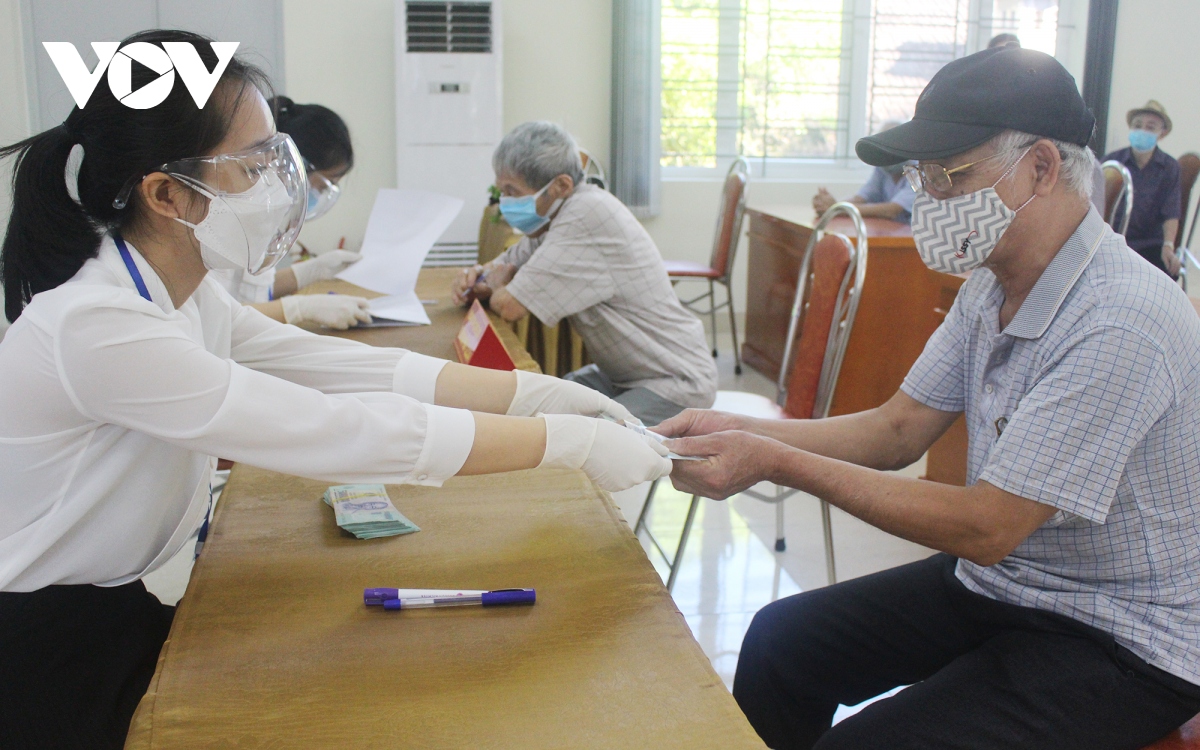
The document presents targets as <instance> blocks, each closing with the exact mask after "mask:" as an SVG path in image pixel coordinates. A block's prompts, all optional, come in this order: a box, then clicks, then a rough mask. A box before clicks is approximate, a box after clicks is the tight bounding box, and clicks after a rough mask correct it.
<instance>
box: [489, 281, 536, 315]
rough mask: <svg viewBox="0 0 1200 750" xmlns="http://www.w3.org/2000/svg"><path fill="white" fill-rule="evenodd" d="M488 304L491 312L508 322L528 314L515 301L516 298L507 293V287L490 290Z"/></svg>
mask: <svg viewBox="0 0 1200 750" xmlns="http://www.w3.org/2000/svg"><path fill="white" fill-rule="evenodd" d="M488 306H489V307H490V308H491V309H492V312H494V313H496V314H497V315H499V316H500V317H501V318H504V319H505V320H506V321H508V322H509V323H512V322H513V321H517V320H520V319H521V318H523V317H525V316H526V315H528V314H529V311H528V310H526V309H525V306H524V305H522V304H521V303H520V302H518V301H517V298H516V297H514V296H512V295H511V294H509V293H508V288H507V287H503V286H502V287H500V288H499V289H496V290H494V291H493V292H492V296H491V299H489V300H488Z"/></svg>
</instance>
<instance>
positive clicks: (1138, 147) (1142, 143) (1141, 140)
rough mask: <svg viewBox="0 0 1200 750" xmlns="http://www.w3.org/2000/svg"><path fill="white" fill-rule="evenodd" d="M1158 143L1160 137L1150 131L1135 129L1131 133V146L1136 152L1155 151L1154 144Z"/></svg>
mask: <svg viewBox="0 0 1200 750" xmlns="http://www.w3.org/2000/svg"><path fill="white" fill-rule="evenodd" d="M1156 143H1158V136H1157V135H1155V134H1154V133H1151V132H1150V131H1149V130H1139V129H1134V130H1130V131H1129V145H1130V146H1133V150H1134V151H1142V152H1146V151H1153V150H1154V144H1156Z"/></svg>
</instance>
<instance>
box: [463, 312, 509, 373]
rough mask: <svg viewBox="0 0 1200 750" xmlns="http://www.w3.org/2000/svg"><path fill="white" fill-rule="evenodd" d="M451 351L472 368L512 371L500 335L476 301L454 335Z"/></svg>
mask: <svg viewBox="0 0 1200 750" xmlns="http://www.w3.org/2000/svg"><path fill="white" fill-rule="evenodd" d="M454 351H455V352H456V353H457V354H458V361H459V362H462V363H463V364H466V365H473V366H475V367H486V368H488V369H489V370H515V369H517V364H516V363H515V362H513V359H512V357H511V356H510V355H509V353H508V350H507V349H505V348H504V342H503V341H501V340H500V334H498V333H496V329H495V327H494V326H493V325H492V320H491V318H489V317H488V314H487V311H486V310H484V309H483V305H481V304H479V300H475V302H474V303H472V304H471V309H470V310H468V311H467V317H465V318H463V324H462V327H461V328H459V329H458V336H456V337H455V338H454Z"/></svg>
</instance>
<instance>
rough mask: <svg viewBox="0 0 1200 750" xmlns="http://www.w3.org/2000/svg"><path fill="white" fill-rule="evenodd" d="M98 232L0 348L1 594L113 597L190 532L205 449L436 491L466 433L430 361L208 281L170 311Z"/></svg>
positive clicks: (468, 439)
mask: <svg viewBox="0 0 1200 750" xmlns="http://www.w3.org/2000/svg"><path fill="white" fill-rule="evenodd" d="M126 246H127V247H129V249H130V254H131V256H132V257H133V260H134V262H135V263H136V265H137V268H138V269H139V270H140V272H141V275H142V277H143V279H144V281H145V284H146V287H147V289H148V291H149V293H150V297H151V299H152V300H153V301H147V300H145V299H143V298H142V297H141V296H140V295H139V294H138V292H137V290H136V288H135V286H134V282H133V280H132V278H131V276H130V273H129V270H128V269H127V268H126V266H125V264H124V262H123V261H122V259H121V256H120V254H119V253H118V251H117V249H116V246H115V244H114V242H113V241H112V239H111V238H106V239H105V240H104V242H103V243H102V245H101V248H100V252H99V256H98V257H97V258H95V259H93V260H89V261H88V262H87V263H86V264H84V266H83V268H82V269H80V271H79V273H77V274H76V275H75V277H74V278H72V279H71V280H70V281H68V282H67V283H65V284H63V285H62V286H60V287H58V288H56V289H52V290H50V291H47V292H43V293H41V294H38V295H36V296H35V297H34V299H33V301H32V302H31V303H30V304H29V306H28V307H26V308H25V311H24V312H23V313H22V314H21V316H20V318H18V319H17V322H16V323H14V324H13V326H12V327H11V328H10V329H9V331H8V333H7V335H6V336H5V338H4V340H3V341H2V342H0V590H3V591H34V590H37V589H40V588H42V587H44V586H49V585H52V584H78V583H95V584H99V585H104V586H115V585H119V584H122V583H126V582H128V581H132V580H135V579H137V578H140V577H141V576H143V575H145V574H147V573H149V572H150V571H152V570H154V569H155V568H156V567H158V566H159V565H161V564H162V563H164V562H165V561H166V560H168V559H170V558H171V556H172V555H174V554H175V553H176V552H177V551H179V549H181V548H182V546H183V545H184V543H185V542H186V541H187V539H188V538H189V537H190V536H191V535H192V534H193V533H194V532H195V531H196V529H197V528H198V527H199V525H200V523H201V522H202V521H203V519H204V516H205V513H206V510H207V508H208V502H209V501H208V486H209V481H210V479H211V475H212V469H213V464H214V462H215V459H213V458H212V457H213V456H221V457H224V458H230V459H233V460H234V461H238V462H243V463H247V464H251V465H254V466H260V467H263V468H266V469H271V470H274V471H279V472H283V473H287V474H295V475H299V476H304V477H309V478H312V479H318V480H322V481H328V482H376V483H410V484H424V485H433V486H438V485H440V484H441V483H442V482H443V481H444V480H445V479H447V478H448V477H451V476H453V475H454V474H456V473H457V472H458V471H459V469H461V468H462V465H463V463H464V462H465V461H466V459H467V455H468V454H469V453H470V450H471V444H472V442H473V441H474V436H475V422H474V419H473V417H472V416H471V413H470V412H468V411H464V410H461V409H449V408H444V407H439V406H432V405H431V402H432V401H433V394H434V384H435V382H436V380H437V376H438V373H439V372H441V368H442V367H443V366H445V364H446V363H445V361H444V360H439V359H434V358H432V357H426V356H423V355H420V354H415V353H413V352H408V351H405V350H403V349H382V348H377V347H371V346H366V345H364V344H359V343H356V342H353V341H347V340H344V339H338V338H333V337H328V336H317V335H314V334H311V333H307V332H305V331H302V330H300V329H298V328H295V327H292V326H287V325H283V324H280V323H276V322H275V321H272V320H270V319H269V318H267V317H266V316H264V315H261V314H260V313H258V312H257V311H255V310H253V309H252V308H249V307H243V306H242V305H241V304H239V303H238V302H236V301H235V300H233V299H232V298H231V297H230V296H229V294H228V293H226V292H225V290H224V289H222V288H221V286H220V285H219V284H218V283H217V282H216V281H215V280H213V279H211V278H206V279H205V280H204V281H203V282H202V283H201V284H200V287H199V288H198V289H197V290H196V292H195V294H193V295H192V297H191V298H190V299H189V300H188V301H187V302H185V303H184V304H183V305H182V306H181V307H180V308H179V309H175V308H174V307H173V305H172V304H171V299H170V296H169V295H168V293H167V290H166V287H165V286H164V285H163V283H162V281H161V280H160V279H159V277H158V275H157V274H156V273H155V272H154V270H153V269H152V268H151V266H150V265H149V264H148V263H147V262H146V261H145V259H144V258H142V256H141V255H140V254H138V253H137V251H136V250H135V249H134V248H133V247H132V246H130V245H129V244H128V242H126Z"/></svg>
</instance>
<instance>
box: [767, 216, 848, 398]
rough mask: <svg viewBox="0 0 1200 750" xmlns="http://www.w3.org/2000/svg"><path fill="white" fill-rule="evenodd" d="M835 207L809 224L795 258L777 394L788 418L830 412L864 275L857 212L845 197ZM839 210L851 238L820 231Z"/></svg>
mask: <svg viewBox="0 0 1200 750" xmlns="http://www.w3.org/2000/svg"><path fill="white" fill-rule="evenodd" d="M834 208H836V209H837V210H836V211H835V210H834ZM834 208H831V209H830V210H829V211H827V212H826V214H825V215H824V216H823V217H822V221H821V222H818V224H817V228H816V229H814V230H813V234H812V237H811V238H810V239H809V242H808V247H807V248H806V249H805V254H804V258H803V259H802V260H801V263H800V278H799V279H797V284H796V298H795V300H794V302H793V309H792V320H791V323H790V325H789V327H788V342H789V343H788V345H787V346H786V347H785V354H784V370H783V371H782V372H781V373H780V377H779V394H778V398H779V400H780V401H781V405H782V406H783V410H784V412H785V413H786V414H787V416H788V417H790V418H793V419H809V418H813V419H821V418H824V417H826V416H828V415H829V408H830V406H831V405H832V403H833V393H834V389H835V387H836V386H837V379H838V375H839V373H840V372H841V369H842V358H843V357H844V356H845V353H846V345H847V343H848V342H849V340H850V332H851V330H852V329H853V327H854V317H855V314H856V313H857V310H858V302H859V298H860V297H861V296H862V285H863V281H864V280H865V278H866V270H867V235H866V229H865V227H864V225H863V221H862V217H861V216H860V215H859V213H858V209H857V208H855V207H854V206H853V204H850V203H839V204H835V206H834ZM843 213H844V214H849V215H850V216H851V218H852V219H853V220H854V221H855V227H856V230H857V235H858V236H857V238H856V244H855V243H851V242H850V240H849V239H848V238H847V237H846V236H845V235H841V234H835V233H825V232H824V224H825V223H826V222H828V220H829V218H832V217H833V216H837V215H839V214H843Z"/></svg>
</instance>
